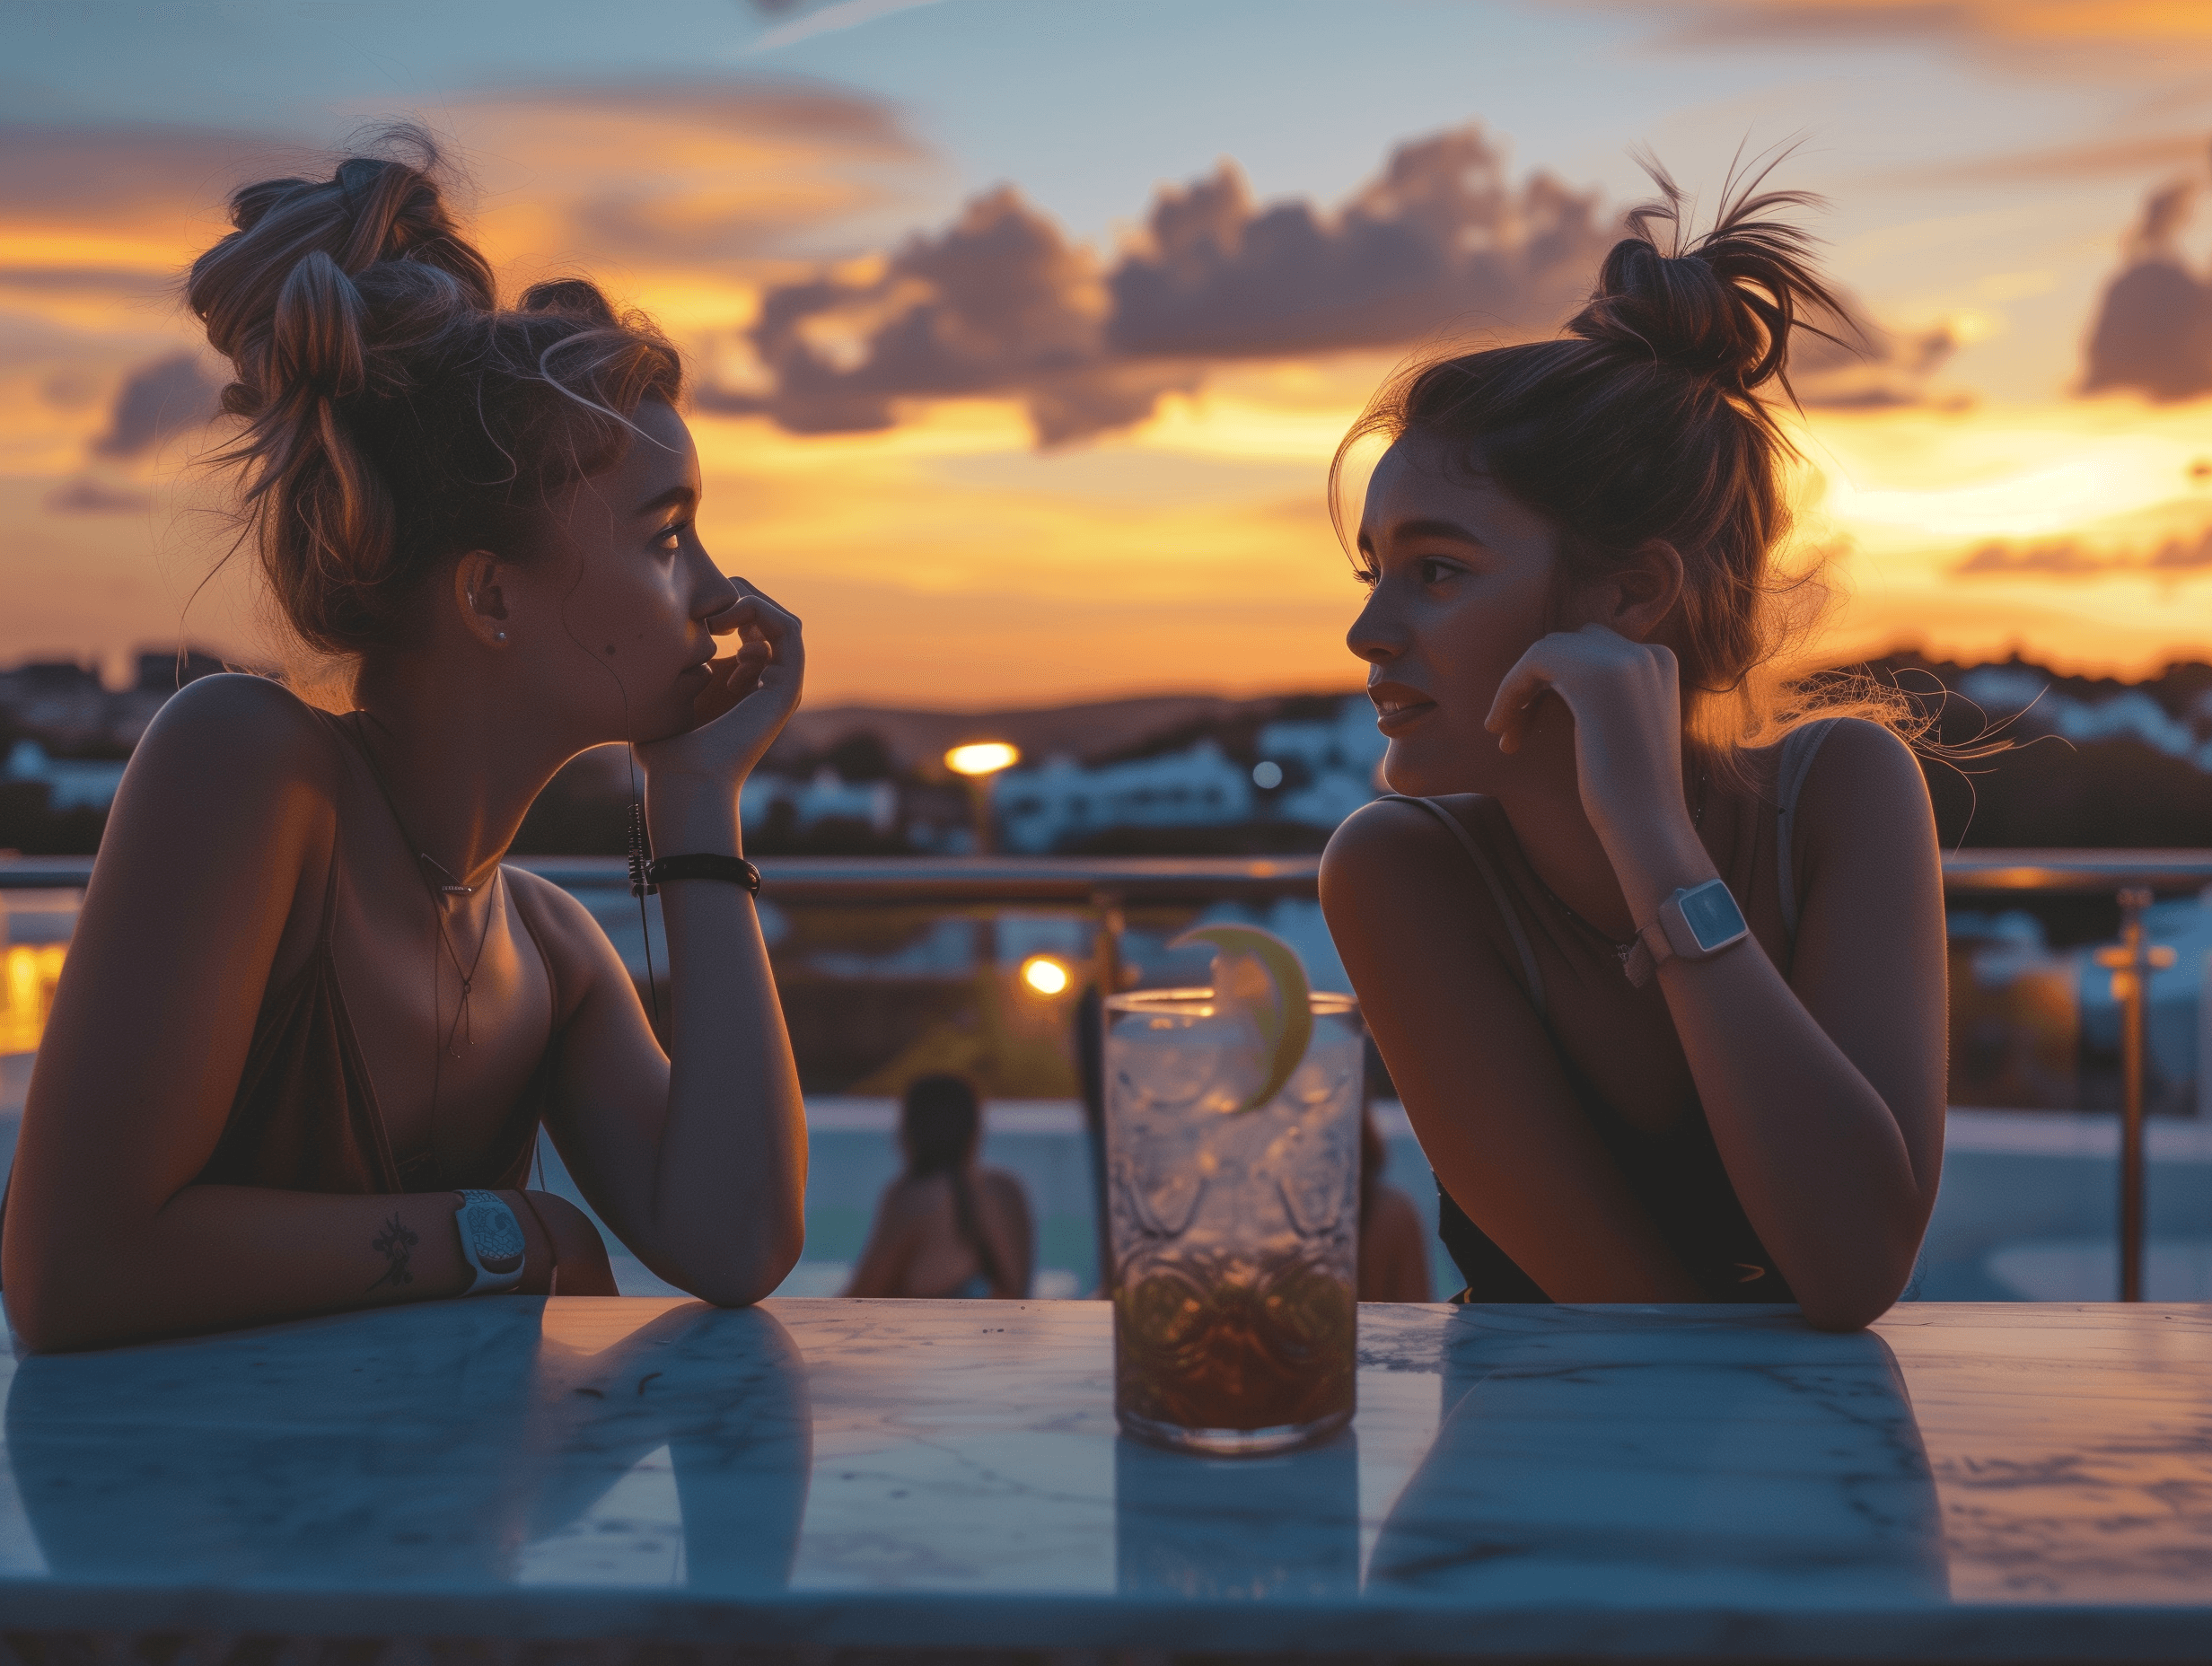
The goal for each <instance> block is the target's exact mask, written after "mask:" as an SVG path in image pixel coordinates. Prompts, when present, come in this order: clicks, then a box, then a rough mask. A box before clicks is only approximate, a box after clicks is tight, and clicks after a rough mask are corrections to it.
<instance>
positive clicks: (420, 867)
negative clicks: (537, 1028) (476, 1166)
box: [352, 712, 500, 1157]
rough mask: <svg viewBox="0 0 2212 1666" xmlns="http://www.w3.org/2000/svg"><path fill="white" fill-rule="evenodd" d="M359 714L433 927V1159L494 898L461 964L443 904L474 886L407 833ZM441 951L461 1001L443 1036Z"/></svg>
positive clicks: (365, 745)
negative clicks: (443, 1086)
mask: <svg viewBox="0 0 2212 1666" xmlns="http://www.w3.org/2000/svg"><path fill="white" fill-rule="evenodd" d="M362 715H363V714H361V713H359V712H355V713H353V714H352V716H353V717H354V719H355V722H354V724H353V736H354V744H355V746H356V747H357V748H359V749H360V752H361V758H362V761H363V762H364V763H365V764H367V765H368V767H369V777H370V779H371V780H373V781H374V782H375V783H376V790H377V792H378V793H379V794H382V797H383V800H384V808H385V809H386V810H388V811H391V820H392V825H393V826H394V827H396V828H398V829H399V837H400V838H401V839H402V840H403V841H404V842H405V843H406V845H407V846H408V848H409V849H410V850H412V851H413V852H414V853H415V861H416V864H417V868H416V872H417V873H418V874H420V875H421V877H422V881H423V886H424V889H425V890H427V891H428V892H429V893H430V922H431V924H432V925H434V926H435V927H436V929H437V940H436V942H435V943H433V944H432V945H431V950H430V1001H431V1025H430V1039H431V1054H430V1151H431V1155H432V1156H433V1157H435V1156H436V1154H437V1144H438V1142H437V1132H438V1085H439V1080H440V1078H441V1076H442V1075H443V1065H444V1059H445V1056H446V1055H447V1054H448V1053H451V1054H452V1057H455V1058H459V1057H461V1052H460V1048H457V1047H456V1046H455V1045H454V1043H455V1042H456V1041H457V1040H461V1039H462V1037H463V1035H464V1032H465V1036H466V1040H465V1041H464V1042H463V1045H468V1046H473V1045H474V1044H475V1041H476V1026H475V1024H474V1022H473V1021H472V1017H471V1013H470V990H471V989H472V987H473V986H474V985H475V982H476V969H477V967H478V965H479V964H480V963H481V962H482V961H483V959H484V945H485V944H486V943H487V942H489V941H490V939H491V934H492V915H493V913H494V912H495V911H496V908H497V898H496V896H495V897H492V898H488V899H487V900H486V904H485V908H484V924H483V926H482V928H481V929H480V930H479V931H478V933H477V939H476V952H475V953H474V954H472V955H470V957H469V963H468V964H467V965H466V966H463V965H462V964H461V951H459V950H458V949H456V948H455V947H454V946H453V939H452V936H451V935H450V934H448V933H447V931H446V929H445V905H446V903H447V902H448V901H450V900H451V899H454V898H458V897H472V896H474V895H475V894H476V891H477V887H475V886H473V885H464V884H462V883H461V881H460V879H459V878H458V877H457V876H456V875H455V874H454V872H453V871H452V869H451V868H449V867H447V866H446V865H445V864H443V862H440V861H439V860H438V859H437V858H436V857H435V856H434V855H431V854H430V853H429V852H428V851H426V850H425V849H424V848H423V847H422V846H421V845H420V844H419V843H418V842H417V839H416V837H415V836H414V835H413V834H412V833H410V832H409V831H408V825H407V818H406V817H404V816H402V815H401V814H400V813H399V803H398V802H397V801H396V800H395V799H393V797H392V795H391V787H390V786H389V785H386V783H385V780H384V772H383V771H382V769H379V768H378V767H376V755H375V754H374V753H373V752H372V751H370V750H369V741H368V736H367V735H366V734H364V733H363V732H362V729H361V723H360V718H361V717H362ZM433 871H434V872H435V874H436V877H435V878H433V877H432V874H433ZM499 882H500V875H499V869H498V867H497V866H496V865H495V866H494V867H493V869H492V884H493V886H494V887H495V888H496V887H497V886H498V884H499ZM441 948H442V949H443V951H444V952H445V958H446V959H447V960H451V961H452V964H453V971H454V973H455V974H456V975H457V976H458V977H459V978H460V979H461V1001H460V1004H458V1005H457V1006H455V1007H454V1009H453V1022H452V1026H451V1027H450V1028H449V1029H448V1030H446V1032H445V1034H444V1036H443V1038H440V1036H439V1034H438V1023H437V1016H436V1013H437V991H438V980H439V961H438V951H439V950H440V949H441Z"/></svg>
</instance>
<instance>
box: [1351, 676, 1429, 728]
mask: <svg viewBox="0 0 2212 1666" xmlns="http://www.w3.org/2000/svg"><path fill="white" fill-rule="evenodd" d="M1367 697H1368V698H1369V699H1371V700H1373V701H1374V726H1375V727H1376V728H1378V729H1380V730H1381V731H1382V732H1383V733H1384V734H1387V735H1399V734H1403V733H1404V732H1406V731H1407V730H1409V729H1410V728H1412V727H1413V726H1414V725H1415V724H1416V723H1419V722H1420V721H1421V720H1422V719H1423V718H1424V717H1426V716H1427V715H1429V714H1430V713H1432V712H1434V711H1435V709H1436V703H1435V701H1434V700H1432V699H1430V698H1429V697H1427V696H1426V695H1425V694H1423V693H1422V692H1421V691H1420V690H1419V689H1418V688H1408V687H1406V686H1405V685H1404V684H1403V683H1377V684H1375V685H1374V687H1373V688H1369V689H1368V690H1367Z"/></svg>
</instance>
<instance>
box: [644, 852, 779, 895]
mask: <svg viewBox="0 0 2212 1666" xmlns="http://www.w3.org/2000/svg"><path fill="white" fill-rule="evenodd" d="M671 880H720V881H723V882H724V883H725V884H729V885H742V886H743V887H744V888H745V889H746V890H749V891H750V892H751V893H752V894H753V895H754V896H756V897H758V896H759V894H760V870H759V869H758V868H756V867H754V866H753V865H752V864H751V863H750V862H748V861H746V860H745V858H744V857H742V856H712V855H696V856H655V857H654V859H653V860H652V861H651V862H649V863H647V864H645V889H646V890H648V891H654V890H660V889H661V887H662V886H663V885H665V884H667V883H668V882H669V881H671Z"/></svg>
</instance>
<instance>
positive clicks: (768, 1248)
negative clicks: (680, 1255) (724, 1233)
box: [680, 1222, 806, 1307]
mask: <svg viewBox="0 0 2212 1666" xmlns="http://www.w3.org/2000/svg"><path fill="white" fill-rule="evenodd" d="M805 1249H806V1227H805V1224H804V1223H803V1222H801V1223H794V1225H793V1226H792V1227H790V1228H789V1229H788V1230H786V1231H785V1232H778V1233H777V1237H776V1240H775V1241H774V1242H772V1243H770V1244H768V1245H765V1246H763V1247H761V1248H760V1249H759V1250H758V1251H756V1252H755V1253H754V1254H751V1255H749V1256H732V1255H729V1254H727V1253H726V1251H725V1253H724V1255H722V1256H721V1257H719V1258H715V1259H714V1260H712V1261H707V1260H702V1261H701V1262H699V1263H696V1264H695V1265H698V1266H700V1267H701V1269H702V1270H701V1271H700V1272H698V1274H697V1275H695V1276H691V1277H689V1278H686V1279H683V1280H681V1281H680V1282H681V1283H682V1285H683V1287H684V1288H685V1289H687V1290H689V1292H690V1293H692V1294H693V1295H695V1296H697V1297H698V1299H699V1300H700V1301H702V1302H713V1303H714V1304H715V1306H716V1307H750V1306H751V1305H752V1304H753V1303H754V1302H759V1301H761V1300H763V1299H765V1298H767V1297H768V1296H772V1295H774V1294H775V1293H776V1291H777V1286H778V1285H781V1284H782V1283H783V1282H784V1280H785V1279H786V1278H788V1277H789V1276H791V1269H792V1268H793V1267H796V1266H798V1264H799V1257H800V1255H801V1253H802V1252H803V1251H804V1250H805Z"/></svg>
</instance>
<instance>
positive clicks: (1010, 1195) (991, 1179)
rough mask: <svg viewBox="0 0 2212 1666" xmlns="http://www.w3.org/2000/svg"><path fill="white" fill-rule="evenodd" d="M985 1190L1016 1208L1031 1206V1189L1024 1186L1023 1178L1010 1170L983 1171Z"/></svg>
mask: <svg viewBox="0 0 2212 1666" xmlns="http://www.w3.org/2000/svg"><path fill="white" fill-rule="evenodd" d="M982 1179H983V1186H984V1189H985V1190H987V1191H988V1192H989V1193H991V1195H992V1196H994V1197H998V1198H1001V1199H1003V1200H1005V1202H1007V1203H1010V1204H1013V1205H1014V1206H1016V1207H1019V1208H1023V1209H1026V1208H1027V1207H1028V1206H1029V1188H1027V1187H1025V1186H1023V1184H1022V1177H1021V1176H1020V1175H1018V1174H1016V1173H1014V1171H1012V1170H1010V1169H985V1170H984V1171H982Z"/></svg>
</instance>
